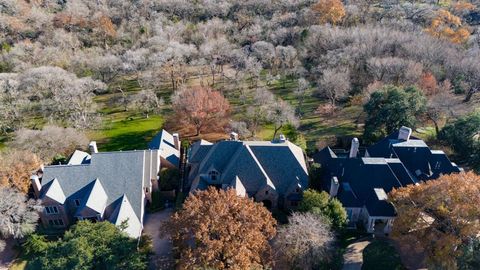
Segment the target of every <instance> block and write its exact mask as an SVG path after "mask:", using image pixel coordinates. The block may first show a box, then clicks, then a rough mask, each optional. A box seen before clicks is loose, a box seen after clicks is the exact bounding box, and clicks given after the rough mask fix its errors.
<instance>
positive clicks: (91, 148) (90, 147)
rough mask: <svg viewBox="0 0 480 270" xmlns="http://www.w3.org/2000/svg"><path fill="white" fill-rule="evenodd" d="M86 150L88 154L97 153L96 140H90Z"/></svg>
mask: <svg viewBox="0 0 480 270" xmlns="http://www.w3.org/2000/svg"><path fill="white" fill-rule="evenodd" d="M88 150H89V151H90V154H94V153H98V148H97V142H96V141H91V142H90V144H88Z"/></svg>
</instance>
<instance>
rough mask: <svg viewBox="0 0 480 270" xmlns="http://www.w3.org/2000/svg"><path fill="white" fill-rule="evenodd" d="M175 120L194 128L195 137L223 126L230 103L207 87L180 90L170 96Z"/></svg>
mask: <svg viewBox="0 0 480 270" xmlns="http://www.w3.org/2000/svg"><path fill="white" fill-rule="evenodd" d="M172 106H173V110H174V111H175V114H176V117H177V119H180V120H181V121H183V122H185V123H186V124H188V125H191V126H193V127H194V128H195V132H196V133H195V135H199V134H200V132H202V131H203V130H205V129H206V128H208V129H215V128H219V127H221V126H223V121H225V119H226V117H227V116H228V112H229V111H230V103H229V102H228V100H226V99H225V98H224V97H223V95H222V94H221V93H220V92H218V91H215V90H213V89H212V88H208V87H193V88H182V89H180V90H178V91H176V92H175V93H174V94H173V96H172Z"/></svg>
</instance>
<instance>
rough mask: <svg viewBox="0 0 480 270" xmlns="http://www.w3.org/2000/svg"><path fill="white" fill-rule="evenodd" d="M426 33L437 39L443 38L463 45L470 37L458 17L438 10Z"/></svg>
mask: <svg viewBox="0 0 480 270" xmlns="http://www.w3.org/2000/svg"><path fill="white" fill-rule="evenodd" d="M426 32H427V33H429V34H430V35H432V36H434V37H437V38H444V39H447V40H450V41H451V42H453V43H459V44H460V43H465V42H466V41H467V40H468V38H469V37H470V31H469V30H468V29H467V28H466V27H463V26H462V21H461V19H460V18H459V17H457V16H455V15H453V14H451V13H450V12H448V11H447V10H444V9H440V10H439V11H438V12H437V16H436V17H435V18H434V19H433V20H432V23H431V24H430V26H429V27H428V28H427V29H426Z"/></svg>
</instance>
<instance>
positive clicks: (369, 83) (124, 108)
mask: <svg viewBox="0 0 480 270" xmlns="http://www.w3.org/2000/svg"><path fill="white" fill-rule="evenodd" d="M479 12H480V7H479V3H478V2H477V1H437V0H436V1H375V0H358V1H340V0H322V1H313V0H275V1H272V0H247V1H237V0H227V1H216V0H197V1H187V0H184V1H178V0H145V1H133V2H132V1H98V0H95V1H54V0H43V1H42V0H31V1H19V0H18V1H17V0H2V1H0V28H1V32H0V44H1V49H0V53H1V54H0V86H1V88H0V143H1V147H3V148H7V149H14V150H20V151H24V150H28V151H30V152H33V153H34V154H36V155H37V156H40V157H41V159H42V160H43V161H44V162H47V163H48V162H51V161H52V158H54V157H55V155H58V154H60V155H67V154H69V151H71V150H72V149H74V148H75V147H79V146H85V142H88V139H94V140H97V141H99V142H100V143H99V145H100V148H101V150H124V149H141V148H142V147H145V142H146V141H147V139H149V138H150V137H151V136H153V135H154V133H155V132H157V131H158V130H159V129H160V128H161V127H164V128H167V129H169V130H173V131H179V132H180V133H181V136H182V137H183V138H188V139H194V138H198V136H201V137H202V138H207V139H211V140H218V139H221V138H225V134H227V133H228V131H231V130H234V131H236V132H237V133H239V134H240V135H241V137H242V138H244V139H252V138H259V139H266V140H271V139H272V138H273V137H275V136H278V134H279V133H284V134H285V135H286V136H287V137H288V138H289V139H290V140H292V141H295V142H296V143H298V144H300V145H302V146H303V147H304V149H307V152H314V151H316V149H318V148H321V147H323V146H325V145H331V146H332V145H333V146H335V145H337V146H342V144H344V142H348V141H349V139H350V138H351V137H352V136H360V137H361V138H363V142H364V143H369V142H371V141H372V140H373V139H377V138H379V137H381V136H384V135H386V134H387V133H388V132H391V131H392V128H398V125H410V126H412V127H413V128H415V129H416V132H417V135H418V136H421V137H422V138H424V139H427V140H429V141H432V143H435V144H440V145H442V148H446V149H447V150H449V148H451V147H446V146H447V145H448V146H452V144H451V143H450V142H449V141H448V140H446V139H444V140H443V141H442V140H438V139H439V138H442V137H443V138H446V137H448V136H447V135H448V134H447V135H444V136H440V135H441V134H442V132H441V131H442V128H443V127H444V126H445V125H447V126H448V125H453V123H454V121H455V120H456V119H458V118H461V117H474V118H475V116H476V115H475V108H477V107H478V104H479V97H478V96H479V95H478V94H477V92H479V91H480V61H479V59H480V49H479V45H480V34H479V29H480V28H479V25H480V13H479ZM392 87H394V88H395V89H396V90H395V91H394V92H395V93H391V94H389V95H386V96H384V97H382V98H381V97H378V98H379V100H378V102H380V103H382V102H387V103H388V102H389V101H388V99H389V98H391V99H398V98H399V96H395V95H400V96H404V97H405V100H400V101H398V104H397V105H398V106H397V107H392V108H391V109H390V111H387V112H386V114H382V113H378V114H373V113H372V112H370V113H369V111H368V108H369V106H367V105H368V104H369V102H372V101H371V98H372V97H373V96H371V95H372V93H374V92H385V93H386V92H389V91H388V89H390V88H392ZM407 88H413V89H415V90H414V91H416V92H418V95H417V97H416V98H418V100H416V101H411V99H412V98H409V97H408V95H404V93H403V92H404V90H405V89H407ZM390 90H391V89H390ZM390 92H391V91H390ZM382 100H383V101H382ZM411 102H414V103H415V104H412V103H411ZM400 103H402V104H400ZM371 105H372V106H370V108H371V110H374V111H377V109H378V105H379V104H377V107H375V106H374V105H373V104H371ZM379 106H380V107H382V105H381V104H380V105H379ZM392 106H395V105H392ZM383 107H385V106H383ZM392 110H393V111H392ZM472 114H473V115H472ZM392 115H393V116H396V117H397V119H391V118H392V117H391V116H392ZM389 116H390V118H389ZM476 118H478V117H476ZM375 119H376V120H377V123H375V121H373V120H375ZM467 122H469V121H467ZM61 128H69V130H70V132H63V131H62V130H61ZM71 129H74V130H71ZM474 129H475V127H474ZM477 130H478V128H477ZM51 133H53V134H54V135H51ZM56 133H60V134H62V133H65V134H72V136H75V138H71V137H70V138H69V137H68V136H58V135H59V134H57V137H61V138H62V141H63V142H62V143H61V144H59V146H58V147H57V148H56V149H55V151H53V152H54V153H49V154H48V155H45V153H44V152H45V150H44V149H41V148H42V147H41V146H40V145H37V146H32V145H29V146H26V145H25V141H29V140H32V139H34V138H37V139H40V140H44V141H45V140H47V141H48V140H49V139H48V138H51V137H52V136H53V137H55V134H56ZM74 134H75V135H74ZM471 135H472V139H471V140H470V141H472V142H473V141H475V138H473V137H475V133H472V134H471ZM79 136H80V137H83V138H82V139H80V138H79ZM450 137H451V136H450ZM477 141H478V137H477ZM33 144H35V143H33ZM472 147H473V146H470V148H472ZM453 148H454V150H455V147H453ZM452 151H453V150H452ZM472 151H473V152H475V150H472V149H470V152H472ZM50 152H51V151H50ZM464 154H465V153H464V152H461V151H460V152H458V151H457V155H458V156H459V157H464ZM461 161H465V160H461Z"/></svg>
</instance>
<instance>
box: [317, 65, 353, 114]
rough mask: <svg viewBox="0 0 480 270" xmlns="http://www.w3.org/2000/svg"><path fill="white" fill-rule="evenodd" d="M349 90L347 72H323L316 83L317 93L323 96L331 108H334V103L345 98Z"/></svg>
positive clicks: (326, 70)
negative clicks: (328, 101)
mask: <svg viewBox="0 0 480 270" xmlns="http://www.w3.org/2000/svg"><path fill="white" fill-rule="evenodd" d="M349 90H350V75H349V72H348V71H341V70H337V69H325V70H323V76H322V78H321V79H320V80H319V81H318V91H319V92H320V93H321V94H322V95H325V96H326V97H327V98H328V99H329V100H330V103H331V104H332V106H336V102H337V101H338V100H339V99H340V98H343V97H345V96H346V95H347V94H348V91H349Z"/></svg>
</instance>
